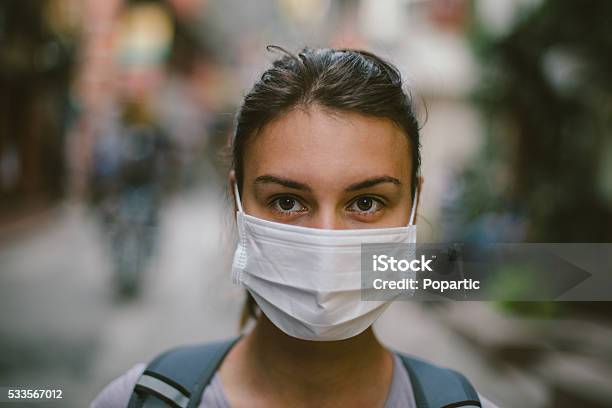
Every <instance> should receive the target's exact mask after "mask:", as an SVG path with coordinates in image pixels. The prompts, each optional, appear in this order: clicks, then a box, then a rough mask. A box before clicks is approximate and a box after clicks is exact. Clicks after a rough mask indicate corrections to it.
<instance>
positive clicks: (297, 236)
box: [232, 184, 417, 341]
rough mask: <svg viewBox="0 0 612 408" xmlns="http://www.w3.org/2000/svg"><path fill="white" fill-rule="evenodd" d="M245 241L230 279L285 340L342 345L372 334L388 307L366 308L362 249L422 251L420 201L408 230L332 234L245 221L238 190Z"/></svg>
mask: <svg viewBox="0 0 612 408" xmlns="http://www.w3.org/2000/svg"><path fill="white" fill-rule="evenodd" d="M234 191H235V197H236V206H237V208H238V212H237V215H236V219H237V224H238V235H239V241H238V246H237V248H236V252H235V253H234V260H233V264H232V278H233V281H234V283H236V284H238V285H241V286H243V287H245V288H246V289H247V290H248V291H249V292H250V293H251V295H252V296H253V298H254V299H255V301H256V302H257V305H258V306H259V308H260V309H261V310H262V312H263V313H264V314H265V315H266V316H267V317H268V319H270V320H271V321H272V322H273V323H274V324H275V325H276V326H277V327H278V328H279V329H281V330H282V331H283V332H285V333H286V334H288V335H290V336H293V337H297V338H299V339H303V340H318V341H331V340H343V339H347V338H350V337H353V336H356V335H358V334H359V333H361V332H363V331H364V330H366V329H367V328H368V327H370V325H372V323H374V321H375V320H376V319H377V318H378V316H380V314H381V313H382V312H383V311H384V310H385V309H386V308H387V306H389V304H390V300H386V301H362V300H361V244H362V243H396V244H399V243H416V225H414V214H415V208H416V203H417V197H416V196H417V195H416V194H415V197H414V202H413V204H412V212H411V214H410V222H409V225H408V226H406V227H395V228H377V229H352V230H328V229H318V228H306V227H298V226H294V225H289V224H283V223H278V222H272V221H267V220H263V219H261V218H257V217H253V216H251V215H248V214H245V213H244V211H243V209H242V204H241V202H240V195H239V192H238V188H237V187H236V184H234Z"/></svg>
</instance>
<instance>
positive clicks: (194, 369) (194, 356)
mask: <svg viewBox="0 0 612 408" xmlns="http://www.w3.org/2000/svg"><path fill="white" fill-rule="evenodd" d="M239 339H240V337H236V338H233V339H230V340H225V341H219V342H215V343H206V344H198V345H192V346H181V347H176V348H173V349H171V350H169V351H167V352H165V353H163V354H161V355H159V356H158V357H156V358H155V359H154V360H153V361H152V362H151V363H149V365H148V366H147V368H146V369H145V371H144V372H143V373H142V375H141V376H140V378H139V379H138V381H137V382H136V385H135V386H134V391H133V392H132V397H131V398H130V402H129V405H128V408H152V407H168V406H170V407H174V408H192V407H197V406H198V404H199V403H200V400H201V398H202V392H203V391H204V388H206V386H207V385H208V384H209V383H210V381H211V379H212V377H213V376H214V374H215V372H216V371H217V369H218V368H219V366H220V365H221V362H222V361H223V358H224V357H225V355H226V354H227V353H228V352H229V351H230V349H231V348H232V347H233V346H234V344H236V342H237V341H238V340H239Z"/></svg>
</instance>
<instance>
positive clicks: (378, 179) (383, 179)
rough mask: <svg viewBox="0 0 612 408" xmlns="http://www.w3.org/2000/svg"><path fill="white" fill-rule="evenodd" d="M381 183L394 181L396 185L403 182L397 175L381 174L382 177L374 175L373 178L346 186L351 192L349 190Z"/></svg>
mask: <svg viewBox="0 0 612 408" xmlns="http://www.w3.org/2000/svg"><path fill="white" fill-rule="evenodd" d="M381 183H392V184H395V185H396V186H401V185H402V182H401V181H399V180H398V179H396V178H395V177H391V176H380V177H374V178H371V179H367V180H364V181H360V182H359V183H355V184H351V185H350V186H348V187H347V188H346V190H345V191H347V192H349V191H356V190H362V189H364V188H368V187H372V186H375V185H376V184H381Z"/></svg>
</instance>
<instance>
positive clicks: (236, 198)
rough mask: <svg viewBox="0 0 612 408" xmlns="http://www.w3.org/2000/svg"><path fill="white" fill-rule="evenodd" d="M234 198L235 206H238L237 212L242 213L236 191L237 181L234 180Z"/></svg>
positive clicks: (238, 195)
mask: <svg viewBox="0 0 612 408" xmlns="http://www.w3.org/2000/svg"><path fill="white" fill-rule="evenodd" d="M233 184H234V199H235V200H236V207H238V212H241V213H243V212H244V211H242V203H241V202H240V193H239V192H238V183H236V182H234V183H233Z"/></svg>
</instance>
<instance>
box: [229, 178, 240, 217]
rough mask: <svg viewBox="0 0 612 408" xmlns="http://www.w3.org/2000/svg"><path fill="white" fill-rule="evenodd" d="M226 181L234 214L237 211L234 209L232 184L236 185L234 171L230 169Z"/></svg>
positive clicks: (234, 196) (234, 200) (234, 198)
mask: <svg viewBox="0 0 612 408" xmlns="http://www.w3.org/2000/svg"><path fill="white" fill-rule="evenodd" d="M227 181H228V185H229V191H230V195H231V197H232V203H233V207H234V212H236V211H238V207H236V198H237V197H236V190H234V184H236V172H235V171H234V169H231V170H230V171H229V173H228V174H227Z"/></svg>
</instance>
